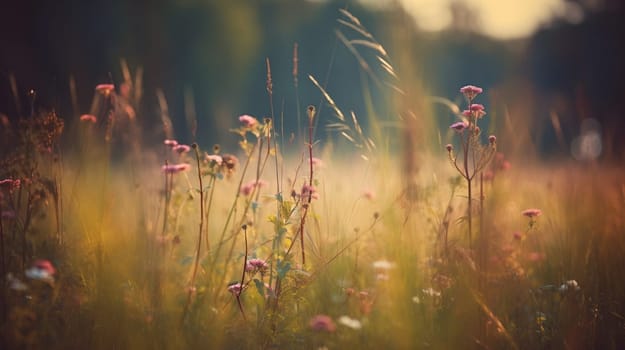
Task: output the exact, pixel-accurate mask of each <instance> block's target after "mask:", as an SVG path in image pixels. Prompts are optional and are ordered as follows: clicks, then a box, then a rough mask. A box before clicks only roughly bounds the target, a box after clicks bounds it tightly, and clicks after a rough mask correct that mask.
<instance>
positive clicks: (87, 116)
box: [80, 114, 98, 124]
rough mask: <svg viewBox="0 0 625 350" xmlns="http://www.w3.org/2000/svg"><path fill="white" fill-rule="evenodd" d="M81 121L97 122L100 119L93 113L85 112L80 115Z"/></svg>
mask: <svg viewBox="0 0 625 350" xmlns="http://www.w3.org/2000/svg"><path fill="white" fill-rule="evenodd" d="M80 121H81V122H87V123H91V124H95V123H96V122H97V121H98V118H96V116H95V115H93V114H83V115H81V116H80Z"/></svg>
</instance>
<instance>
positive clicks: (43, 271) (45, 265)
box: [25, 260, 56, 283]
mask: <svg viewBox="0 0 625 350" xmlns="http://www.w3.org/2000/svg"><path fill="white" fill-rule="evenodd" d="M55 273H56V270H55V269H54V266H52V263H51V262H50V261H48V260H37V261H35V262H34V263H33V265H32V266H31V267H30V268H29V269H28V270H26V271H25V274H26V277H28V278H30V279H34V280H38V281H44V282H48V283H52V282H54V274H55Z"/></svg>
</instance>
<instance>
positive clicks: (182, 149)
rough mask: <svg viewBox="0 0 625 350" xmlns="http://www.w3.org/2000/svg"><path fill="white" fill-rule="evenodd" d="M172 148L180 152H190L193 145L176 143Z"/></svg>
mask: <svg viewBox="0 0 625 350" xmlns="http://www.w3.org/2000/svg"><path fill="white" fill-rule="evenodd" d="M172 149H173V150H174V152H178V154H184V153H188V152H189V151H190V150H191V147H189V146H187V145H180V144H179V145H175V146H173V147H172Z"/></svg>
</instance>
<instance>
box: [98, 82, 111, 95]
mask: <svg viewBox="0 0 625 350" xmlns="http://www.w3.org/2000/svg"><path fill="white" fill-rule="evenodd" d="M95 91H96V92H98V93H100V94H102V95H104V96H108V95H109V94H110V93H111V92H113V91H115V85H113V84H99V85H96V87H95Z"/></svg>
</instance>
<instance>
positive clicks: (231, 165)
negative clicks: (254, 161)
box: [221, 154, 239, 172]
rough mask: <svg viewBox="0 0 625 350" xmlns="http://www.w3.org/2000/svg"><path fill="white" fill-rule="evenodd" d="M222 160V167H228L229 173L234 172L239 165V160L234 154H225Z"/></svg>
mask: <svg viewBox="0 0 625 350" xmlns="http://www.w3.org/2000/svg"><path fill="white" fill-rule="evenodd" d="M221 159H222V162H223V163H222V165H224V166H225V167H226V169H227V170H228V172H233V171H234V169H235V168H236V166H237V164H239V159H238V158H237V157H235V156H233V155H232V154H224V155H223V156H222V157H221Z"/></svg>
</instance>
